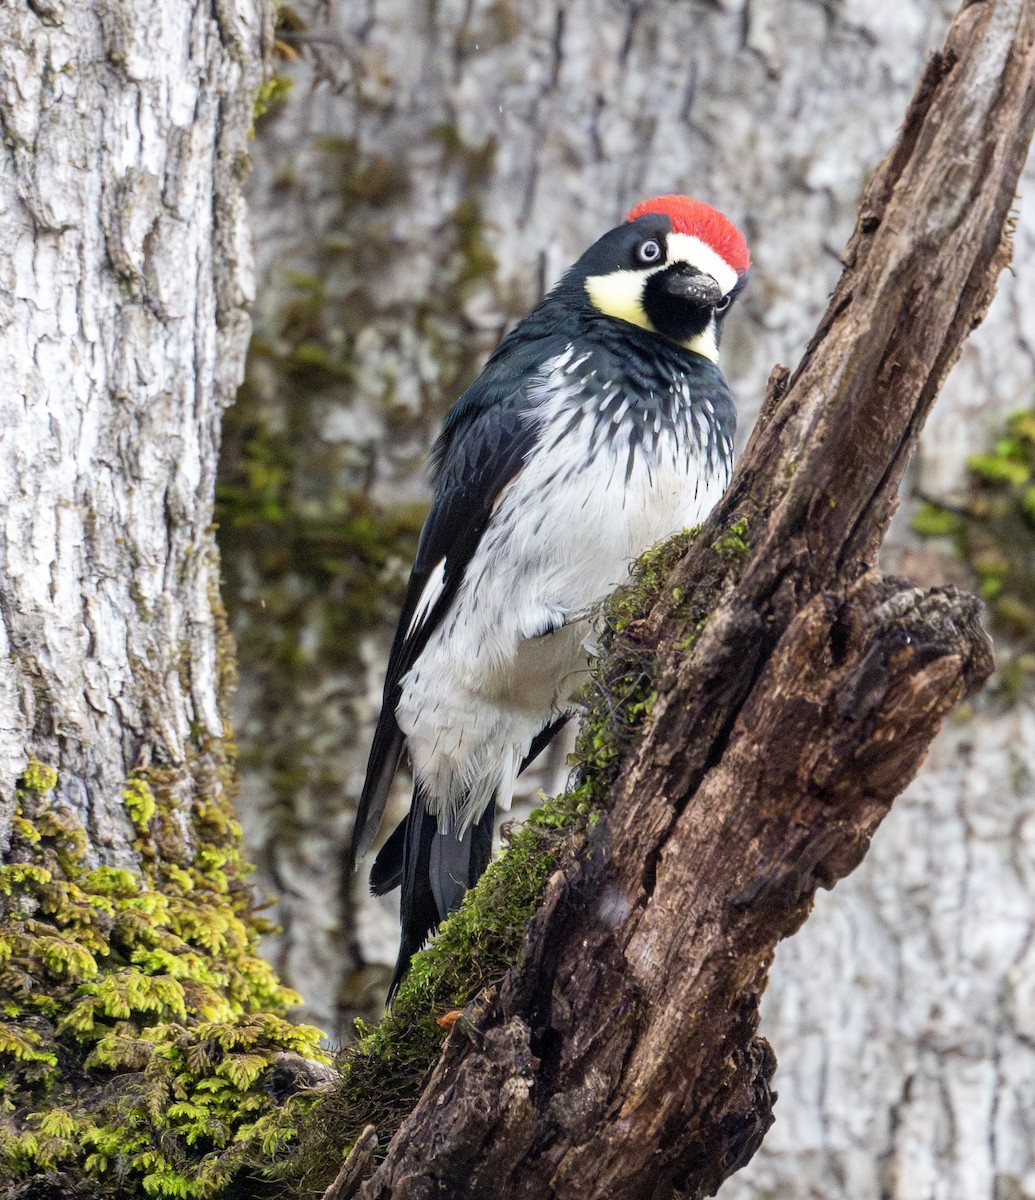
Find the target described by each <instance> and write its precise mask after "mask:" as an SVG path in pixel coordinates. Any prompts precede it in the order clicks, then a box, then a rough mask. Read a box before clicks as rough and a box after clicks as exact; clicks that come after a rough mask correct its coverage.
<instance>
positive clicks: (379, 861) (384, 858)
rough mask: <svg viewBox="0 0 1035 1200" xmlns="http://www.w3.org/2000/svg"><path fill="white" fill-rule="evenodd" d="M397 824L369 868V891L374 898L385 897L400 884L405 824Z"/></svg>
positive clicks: (401, 822) (404, 846)
mask: <svg viewBox="0 0 1035 1200" xmlns="http://www.w3.org/2000/svg"><path fill="white" fill-rule="evenodd" d="M408 820H409V817H407V818H406V819H405V820H402V821H400V822H399V824H398V825H396V827H395V829H394V830H393V831H392V836H391V837H390V838H389V839H388V841H387V842H385V844H384V845H383V846H382V847H381V849H380V850H378V852H377V858H375V859H374V865H373V866H372V867H371V868H370V890H371V891H372V892H373V893H374V895H375V896H386V895H387V894H388V893H389V892H390V891H392V889H393V888H397V887H398V886H399V884H400V883H402V878H403V853H404V851H405V848H406V822H407V821H408Z"/></svg>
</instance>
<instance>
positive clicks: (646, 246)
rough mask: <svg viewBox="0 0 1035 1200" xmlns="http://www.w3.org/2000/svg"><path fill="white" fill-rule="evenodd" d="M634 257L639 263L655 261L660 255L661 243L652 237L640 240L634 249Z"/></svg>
mask: <svg viewBox="0 0 1035 1200" xmlns="http://www.w3.org/2000/svg"><path fill="white" fill-rule="evenodd" d="M636 257H637V258H638V259H639V260H640V262H641V263H653V262H657V261H658V259H659V258H660V257H661V244H660V243H659V242H656V241H655V240H654V239H653V238H651V239H650V241H648V242H641V243H640V245H639V246H638V247H637V249H636Z"/></svg>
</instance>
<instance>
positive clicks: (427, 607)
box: [406, 559, 446, 637]
mask: <svg viewBox="0 0 1035 1200" xmlns="http://www.w3.org/2000/svg"><path fill="white" fill-rule="evenodd" d="M445 586H446V560H445V559H442V561H441V562H440V563H439V564H438V566H437V567H433V568H432V571H431V575H430V577H429V579H428V582H427V583H426V584H425V585H424V591H423V592H421V594H420V599H419V600H418V601H417V607H416V608H415V609H414V610H413V619H412V620H411V621H410V627H409V629H407V630H406V636H407V637H412V636H413V631H414V630H415V629H417V628H419V627H420V626H421V625H423V624H424V622H425V621H426V620H427V617H428V613H429V612H431V610H432V609H433V608H434V607H435V603H436V601H437V600H438V598H439V596H441V595H442V589H443V588H444V587H445Z"/></svg>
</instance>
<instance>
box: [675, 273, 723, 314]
mask: <svg viewBox="0 0 1035 1200" xmlns="http://www.w3.org/2000/svg"><path fill="white" fill-rule="evenodd" d="M661 286H662V289H663V290H664V291H666V292H668V294H669V295H670V296H678V297H679V298H680V299H681V300H689V301H690V303H691V304H693V305H694V306H695V307H697V308H715V306H716V305H717V304H718V303H719V302H720V301H721V300H722V289H721V288H720V287H719V285H718V284H717V283H716V282H715V280H714V279H713V278H712V277H711V276H710V275H705V274H704V272H703V271H695V272H694V273H693V274H690V273H689V272H684V271H673V272H672V273H671V274H669V275H666V276H665V278H664V279H663V280H662V281H661Z"/></svg>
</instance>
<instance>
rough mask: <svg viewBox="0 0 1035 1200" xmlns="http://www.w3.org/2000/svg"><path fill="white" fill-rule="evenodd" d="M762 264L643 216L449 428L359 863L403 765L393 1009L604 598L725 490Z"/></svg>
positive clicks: (672, 207) (743, 246) (735, 241)
mask: <svg viewBox="0 0 1035 1200" xmlns="http://www.w3.org/2000/svg"><path fill="white" fill-rule="evenodd" d="M749 268H750V257H749V253H748V247H747V242H746V240H745V238H744V236H743V234H742V233H741V232H740V230H739V229H738V228H737V227H736V226H735V225H734V224H733V223H732V222H731V221H730V220H729V219H728V218H727V217H725V216H724V215H723V214H722V213H721V212H719V211H718V210H717V209H714V208H712V207H710V206H709V205H708V204H705V203H704V202H702V201H699V200H693V199H690V198H688V197H686V196H680V195H664V196H657V197H654V198H653V199H650V200H646V201H644V202H643V203H641V204H638V205H636V207H635V208H633V209H632V210H631V211H630V212H629V213H628V215H627V216H626V218H625V220H624V221H623V222H622V224H620V225H618V226H617V227H616V228H614V229H612V230H610V231H609V232H608V233H605V234H604V235H603V236H602V237H601V238H599V240H597V241H596V242H595V243H594V244H593V245H592V246H590V248H589V249H588V250H587V251H586V252H585V253H584V254H583V255H582V257H581V258H579V259H578V261H577V262H575V264H574V265H573V266H572V267H571V268H570V269H569V270H568V271H567V272H566V273H565V274H564V275H563V276H562V278H561V279H560V281H559V283H557V285H556V286H555V287H554V288H553V289H552V290H551V291H550V292H549V293H548V294H547V295H546V297H545V298H544V299H543V300H542V301H541V302H540V304H539V305H538V306H537V307H536V308H535V309H534V310H533V311H532V312H531V313H530V314H529V315H528V316H526V317H525V318H524V319H523V320H521V321H520V322H519V323H518V324H517V325H515V326H514V328H513V329H512V330H511V331H510V333H508V334H507V335H506V336H505V337H504V339H503V341H502V342H501V343H500V345H499V347H498V348H497V350H496V351H495V352H494V353H493V354H492V356H491V357H490V358H489V360H488V361H487V362H486V364H485V367H484V368H483V370H482V372H481V374H480V375H479V376H478V378H477V379H476V380H475V381H474V383H473V384H471V386H470V387H469V388H467V390H466V391H465V392H464V393H463V394H462V395H461V396H460V398H459V399H458V400H457V401H456V403H455V404H454V406H453V407H452V409H451V410H450V411H449V413H448V415H447V416H446V419H445V422H444V424H443V427H442V431H441V434H440V436H439V437H438V440H437V441H436V443H435V445H434V447H433V449H432V452H431V456H430V460H429V473H430V481H431V484H432V488H433V501H432V505H431V509H430V512H429V514H428V517H427V520H426V522H425V524H424V526H423V529H422V531H421V534H420V538H419V541H418V547H417V553H416V559H415V562H414V565H413V569H412V573H411V575H410V579H409V584H408V588H407V591H406V596H405V600H404V602H403V606H402V612H401V616H400V620H399V625H398V628H397V630H396V633H395V638H394V641H393V643H392V648H391V652H390V655H389V660H388V667H387V672H386V677H385V684H384V696H383V703H382V707H381V712H380V717H379V719H378V722H377V726H376V729H375V732H374V736H373V741H372V744H371V749H370V755H369V761H368V764H367V771H366V778H365V781H364V784H363V788H362V792H361V794H360V799H359V803H358V807H357V815H356V820H355V825H354V830H353V837H352V844H351V848H350V865H351V867H352V868H353V869H355V866H356V864H357V862H358V860H359V859H360V858H362V857H363V856H364V855H365V854H366V853H367V852H368V851H369V850H370V849H371V847H372V846H373V844H374V842H375V840H376V838H377V835H378V831H379V827H380V825H381V820H382V817H383V815H384V809H385V804H386V801H387V798H388V795H389V790H390V788H391V784H392V780H393V778H394V776H395V773H396V771H397V769H398V767H399V764H400V762H401V760H402V757H403V754H404V752H405V754H406V756H407V758H408V760H409V764H410V767H411V771H412V775H413V796H412V801H411V805H410V809H409V812H408V814H407V815H406V817H405V819H404V820H403V821H402V822H401V823H400V824H399V825H398V827H397V828H396V829H395V831H394V832H393V833H392V834H391V836H390V837H389V838H388V840H387V841H386V842H385V843H384V845H383V846H382V847H381V849H380V851H379V853H378V854H377V856H376V859H375V861H374V864H373V867H372V869H371V873H370V887H371V891H372V892H373V893H374V894H375V895H384V894H386V893H387V892H390V891H392V890H393V889H394V888H396V887H401V889H402V893H401V906H400V907H401V926H402V928H401V938H400V947H399V958H398V963H397V965H396V969H395V974H394V976H393V979H392V981H391V985H390V988H389V993H388V1003H389V1004H391V1003H392V1000H393V997H394V995H395V993H396V991H397V989H398V987H399V984H400V982H401V980H402V979H403V977H404V975H405V973H406V971H407V968H408V965H409V962H410V959H411V958H412V956H413V955H414V954H415V953H416V952H417V951H418V950H419V949H420V948H421V947H422V946H423V945H424V944H425V943H426V941H427V940H428V938H429V937H430V936H431V935H432V934H433V933H434V932H435V931H436V930H437V929H438V926H439V924H440V922H441V921H443V920H444V919H445V917H446V916H447V915H448V914H449V913H450V912H452V911H453V910H454V909H456V908H457V907H458V906H459V904H460V902H461V900H462V899H463V896H464V893H465V892H466V891H467V890H468V889H469V888H470V887H472V886H473V885H474V883H475V882H476V881H477V879H478V878H479V876H480V875H481V874H482V872H483V871H484V870H485V867H486V866H487V865H488V862H489V860H490V857H491V850H492V833H493V822H494V817H495V814H496V811H497V810H502V811H505V810H507V809H509V807H510V803H511V799H512V796H513V792H514V786H515V780H516V778H517V776H518V775H519V774H520V772H521V771H522V770H524V769H525V767H527V766H528V765H529V763H530V762H531V761H532V760H533V759H534V758H535V757H536V756H537V755H538V754H539V753H541V752H542V750H543V749H544V748H545V747H546V746H547V745H548V743H549V742H550V741H551V739H552V738H553V737H554V736H555V735H556V734H557V733H558V732H559V730H560V729H561V728H562V727H563V725H564V724H565V722H566V721H567V720H568V719H569V718H570V717H571V716H572V714H573V713H574V712H575V711H576V709H577V701H578V696H579V693H580V691H581V689H582V687H583V686H584V684H585V681H586V679H587V677H588V672H589V669H590V665H591V663H590V660H591V656H592V655H593V653H594V641H593V639H594V630H595V619H596V617H597V615H598V612H599V608H600V606H601V604H602V602H603V601H604V600H605V599H606V598H607V596H608V595H609V594H610V593H612V592H613V591H614V590H616V589H617V588H618V587H619V586H620V585H621V584H622V583H623V582H625V581H626V580H627V578H628V574H629V570H630V567H631V564H632V563H633V562H634V561H635V560H636V559H637V558H638V557H639V556H640V555H641V554H642V553H643V552H644V551H646V550H648V549H649V548H650V547H651V546H653V545H654V544H656V543H657V542H659V541H661V540H663V539H664V538H666V537H668V536H670V535H671V534H674V533H677V532H679V531H680V530H682V529H684V528H689V527H692V526H694V525H698V524H700V523H701V521H702V520H703V519H704V518H705V517H706V516H707V514H708V513H709V511H710V510H711V509H712V507H713V506H714V505H715V503H716V501H717V500H718V499H719V497H720V496H721V495H722V493H723V492H724V491H725V489H726V487H727V485H728V483H729V479H730V473H731V471H732V466H733V439H734V432H735V428H736V411H735V408H734V403H733V398H732V395H731V393H730V389H729V387H728V386H727V384H726V381H725V379H724V377H723V375H722V372H721V370H720V369H719V365H718V358H719V342H720V338H721V334H722V329H723V323H724V321H725V319H726V316H727V314H728V312H729V309H730V306H731V305H732V304H733V302H734V300H735V299H736V298H737V296H738V295H739V293H740V291H741V289H742V288H743V286H744V285H745V283H746V281H747V275H748V271H749Z"/></svg>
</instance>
